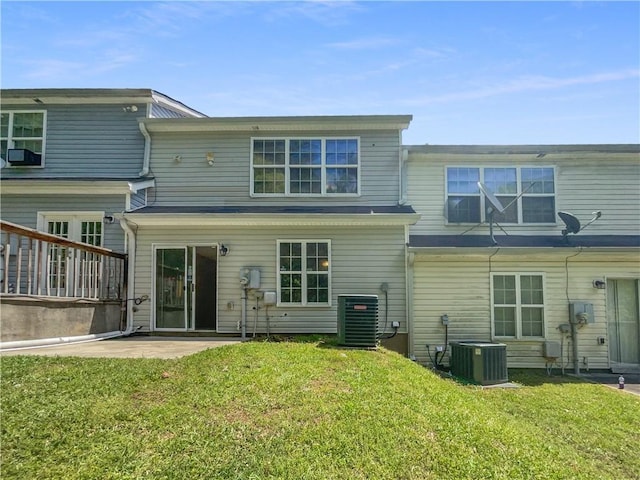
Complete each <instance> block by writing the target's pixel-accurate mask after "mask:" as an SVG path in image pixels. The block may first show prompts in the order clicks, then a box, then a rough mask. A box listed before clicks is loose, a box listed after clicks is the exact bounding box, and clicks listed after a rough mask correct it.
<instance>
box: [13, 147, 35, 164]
mask: <svg viewBox="0 0 640 480" xmlns="http://www.w3.org/2000/svg"><path fill="white" fill-rule="evenodd" d="M7 162H9V165H11V166H12V167H39V166H40V165H42V155H40V154H39V153H33V152H32V151H31V150H27V149H26V148H10V149H9V150H7Z"/></svg>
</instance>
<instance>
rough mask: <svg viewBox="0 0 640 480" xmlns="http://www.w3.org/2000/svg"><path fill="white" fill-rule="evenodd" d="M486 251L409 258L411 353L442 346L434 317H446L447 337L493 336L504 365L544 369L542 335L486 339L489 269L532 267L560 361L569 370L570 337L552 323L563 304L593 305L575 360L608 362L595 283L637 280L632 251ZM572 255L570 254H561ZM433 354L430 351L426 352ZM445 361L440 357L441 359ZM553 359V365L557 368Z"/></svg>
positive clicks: (561, 315) (601, 293)
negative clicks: (540, 278) (539, 278)
mask: <svg viewBox="0 0 640 480" xmlns="http://www.w3.org/2000/svg"><path fill="white" fill-rule="evenodd" d="M573 255H575V252H569V253H566V254H562V253H547V254H541V255H537V256H536V255H528V256H524V255H515V254H508V253H500V252H499V253H498V254H496V255H495V256H493V258H492V259H491V261H489V257H488V255H487V256H480V255H476V256H466V255H449V256H435V255H434V256H427V255H418V256H417V257H416V261H415V263H414V267H413V268H414V277H413V281H414V288H413V312H412V314H413V322H414V339H413V351H414V354H415V355H416V357H417V359H418V361H419V362H420V363H423V364H429V363H430V360H429V356H428V354H427V349H426V345H431V346H432V347H433V346H435V345H444V341H445V328H444V327H443V326H442V324H441V322H440V316H441V315H443V314H445V313H446V314H448V316H449V341H460V340H483V341H488V340H495V341H497V342H501V343H505V344H506V345H507V356H508V365H509V367H532V368H543V367H544V366H545V359H544V357H543V356H542V352H543V350H542V348H543V342H542V341H541V340H509V339H504V338H500V337H499V338H495V339H492V338H491V292H490V288H491V287H490V285H491V283H490V276H491V272H502V273H504V272H514V273H515V272H518V273H525V272H535V273H541V274H543V275H544V280H545V286H544V288H545V290H544V295H545V339H546V340H555V341H558V342H562V343H563V345H564V363H565V365H568V366H567V368H572V365H573V364H572V358H569V359H568V357H567V355H570V354H571V346H570V339H569V338H566V337H564V338H563V334H561V333H560V332H559V330H558V329H557V327H558V325H560V324H563V323H568V321H569V318H568V304H569V302H575V301H581V302H587V303H592V304H593V305H594V312H595V323H593V324H587V325H584V326H583V327H581V328H580V329H579V332H578V346H579V354H578V355H579V359H580V365H581V368H585V367H586V365H585V364H584V363H583V359H584V358H586V359H588V360H587V362H588V365H589V367H590V368H609V352H608V344H609V341H608V340H607V341H606V342H605V345H599V344H598V342H597V338H598V337H605V339H606V338H607V336H608V332H607V318H606V298H607V297H606V295H607V292H606V290H598V289H595V288H593V286H592V282H593V280H594V279H596V278H600V279H607V278H640V264H638V257H637V254H635V253H627V254H624V253H596V252H593V253H592V252H582V253H581V254H580V255H578V256H573ZM567 257H571V258H567ZM431 353H432V355H433V349H432V351H431ZM445 363H446V361H445ZM559 365H560V362H558V365H556V368H558V367H559Z"/></svg>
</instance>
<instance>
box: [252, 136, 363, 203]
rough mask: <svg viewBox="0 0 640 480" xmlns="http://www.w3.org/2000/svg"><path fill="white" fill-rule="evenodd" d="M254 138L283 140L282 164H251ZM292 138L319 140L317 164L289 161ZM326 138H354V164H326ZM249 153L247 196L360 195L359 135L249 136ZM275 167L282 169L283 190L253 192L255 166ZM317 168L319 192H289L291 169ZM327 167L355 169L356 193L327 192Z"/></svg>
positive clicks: (334, 196)
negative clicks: (356, 154)
mask: <svg viewBox="0 0 640 480" xmlns="http://www.w3.org/2000/svg"><path fill="white" fill-rule="evenodd" d="M256 140H263V141H272V140H283V141H284V142H285V144H284V164H282V165H276V164H274V165H258V166H255V165H254V164H253V146H254V142H255V141H256ZM292 140H319V141H320V142H321V144H320V161H321V163H320V164H319V165H292V164H291V163H289V159H290V153H291V152H290V142H291V141H292ZM328 140H355V141H356V142H357V143H358V162H357V164H356V165H348V164H347V165H328V164H327V163H326V158H327V149H326V145H327V141H328ZM250 142H251V144H250V153H249V168H250V172H249V196H250V197H252V198H265V197H266V198H274V197H303V198H308V197H316V198H336V197H340V198H342V197H360V196H361V194H362V193H361V192H362V188H361V178H362V166H361V156H360V152H361V140H360V136H358V135H353V136H342V135H341V136H322V135H308V136H301V137H298V136H294V137H290V136H286V137H251V139H250ZM262 167H265V168H277V169H282V170H284V192H282V193H280V192H276V193H255V192H254V187H255V184H254V181H255V178H254V177H255V175H254V172H255V169H256V168H262ZM299 167H301V168H305V167H309V168H310V169H311V168H319V169H320V172H321V180H320V193H291V169H293V168H299ZM329 168H342V169H355V170H356V173H357V177H356V189H357V191H356V193H327V191H326V188H327V169H329Z"/></svg>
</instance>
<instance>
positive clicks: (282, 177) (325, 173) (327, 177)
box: [251, 137, 360, 196]
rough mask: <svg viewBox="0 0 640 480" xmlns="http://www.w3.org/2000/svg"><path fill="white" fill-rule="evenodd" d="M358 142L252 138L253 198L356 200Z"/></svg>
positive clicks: (310, 138)
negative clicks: (346, 197)
mask: <svg viewBox="0 0 640 480" xmlns="http://www.w3.org/2000/svg"><path fill="white" fill-rule="evenodd" d="M359 193H360V140H359V138H352V137H349V138H341V137H340V138H339V137H335V138H322V137H308V138H252V139H251V195H252V196H288V195H291V196H329V195H330V196H337V195H346V196H349V195H351V196H355V195H359Z"/></svg>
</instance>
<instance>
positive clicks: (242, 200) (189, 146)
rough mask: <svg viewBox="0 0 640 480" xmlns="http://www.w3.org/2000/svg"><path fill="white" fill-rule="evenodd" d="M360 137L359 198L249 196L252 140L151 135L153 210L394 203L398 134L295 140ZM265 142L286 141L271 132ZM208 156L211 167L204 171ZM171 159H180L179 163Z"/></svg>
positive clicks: (324, 134)
mask: <svg viewBox="0 0 640 480" xmlns="http://www.w3.org/2000/svg"><path fill="white" fill-rule="evenodd" d="M305 135H309V136H311V135H313V136H322V137H329V136H341V137H344V136H354V137H356V136H359V137H360V169H361V172H360V174H361V182H360V183H361V195H360V196H359V197H339V196H336V197H331V196H327V197H322V198H319V197H303V196H302V197H300V196H298V197H260V198H251V197H250V165H251V159H250V149H251V135H249V134H240V133H201V134H195V133H191V134H179V133H155V134H153V136H152V149H151V170H152V172H153V174H154V175H155V178H156V188H155V192H154V193H151V192H150V195H152V196H153V195H155V203H154V205H158V206H160V205H225V204H229V205H230V204H234V205H251V204H259V205H291V204H294V205H299V204H306V205H314V204H315V205H321V204H328V203H332V204H336V203H337V204H370V205H373V204H377V205H395V204H397V203H398V192H399V187H398V179H399V174H398V171H399V168H398V165H399V148H400V145H399V142H400V136H399V133H398V132H397V131H389V132H376V133H367V132H362V133H360V134H353V135H351V134H350V135H345V134H344V133H341V132H322V134H318V133H315V134H314V133H308V134H304V133H303V134H300V133H296V135H294V136H295V137H304V136H305ZM264 136H265V138H273V137H287V136H288V135H287V132H274V133H273V134H272V133H270V134H269V135H264ZM207 152H213V153H214V155H215V162H214V165H213V166H209V165H208V164H207V161H206V154H207ZM176 155H179V156H180V157H181V161H180V162H179V163H178V162H176V161H175V160H174V158H175V157H176Z"/></svg>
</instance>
